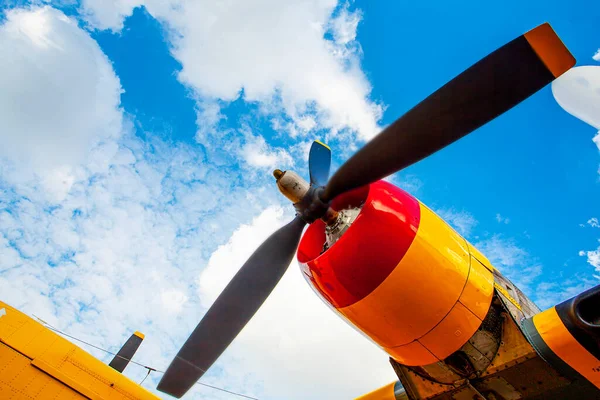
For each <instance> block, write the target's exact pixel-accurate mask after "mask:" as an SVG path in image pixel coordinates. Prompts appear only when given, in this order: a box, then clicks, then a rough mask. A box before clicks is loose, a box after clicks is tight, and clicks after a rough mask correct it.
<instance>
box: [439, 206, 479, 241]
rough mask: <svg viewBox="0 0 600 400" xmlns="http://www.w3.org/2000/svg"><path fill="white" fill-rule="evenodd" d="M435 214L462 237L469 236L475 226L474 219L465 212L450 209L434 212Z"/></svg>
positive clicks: (475, 221)
mask: <svg viewBox="0 0 600 400" xmlns="http://www.w3.org/2000/svg"><path fill="white" fill-rule="evenodd" d="M436 213H437V214H438V215H439V216H440V217H442V218H443V219H444V220H445V221H446V222H448V223H449V224H450V225H451V226H452V227H453V228H454V229H456V230H457V231H458V233H460V234H461V235H463V236H469V235H470V234H471V231H472V230H473V228H474V227H475V226H477V220H476V219H475V217H473V215H471V214H470V213H468V212H466V211H456V210H455V209H453V208H450V209H441V210H436Z"/></svg>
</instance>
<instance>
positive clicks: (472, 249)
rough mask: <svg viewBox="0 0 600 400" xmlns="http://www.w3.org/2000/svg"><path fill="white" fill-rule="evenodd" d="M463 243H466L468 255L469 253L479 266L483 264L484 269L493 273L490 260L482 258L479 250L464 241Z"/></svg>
mask: <svg viewBox="0 0 600 400" xmlns="http://www.w3.org/2000/svg"><path fill="white" fill-rule="evenodd" d="M465 241H466V242H467V247H468V248H469V253H471V256H473V257H475V258H476V259H477V260H478V261H479V262H480V263H481V264H483V266H484V267H486V268H487V269H489V270H490V271H492V272H494V270H495V268H494V266H493V265H492V263H491V262H490V260H488V258H487V257H486V256H484V255H483V253H482V252H480V251H479V249H477V247H475V246H473V245H472V244H471V243H470V242H469V241H467V240H466V239H465Z"/></svg>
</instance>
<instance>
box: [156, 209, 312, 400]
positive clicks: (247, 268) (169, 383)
mask: <svg viewBox="0 0 600 400" xmlns="http://www.w3.org/2000/svg"><path fill="white" fill-rule="evenodd" d="M305 225H306V222H304V221H303V220H302V219H300V218H294V219H293V220H292V222H290V223H288V224H287V225H285V226H283V227H282V228H280V229H279V230H278V231H276V232H275V233H273V234H272V235H271V236H269V237H268V238H267V240H265V241H264V242H263V243H262V244H261V245H260V247H259V248H258V249H257V250H256V251H255V252H254V253H253V254H252V255H251V256H250V258H249V259H248V261H246V263H245V264H244V265H243V266H242V268H241V269H240V270H239V271H238V272H237V274H236V275H235V276H234V277H233V279H232V280H231V282H229V284H228V285H227V287H226V288H225V289H224V290H223V292H222V293H221V294H220V295H219V297H218V298H217V300H216V301H215V302H214V304H213V305H212V306H211V307H210V309H209V310H208V312H207V313H206V314H205V315H204V317H203V318H202V320H201V321H200V323H199V324H198V326H197V327H196V329H194V331H193V332H192V334H191V335H190V337H189V338H188V340H187V341H186V342H185V344H184V345H183V347H182V348H181V350H179V353H177V356H176V357H175V359H174V360H173V361H172V362H171V364H170V365H169V368H167V371H166V372H165V374H164V376H163V377H162V379H161V380H160V382H159V384H158V390H160V391H161V392H165V393H168V394H170V395H172V396H175V397H177V398H180V397H181V396H183V395H184V394H185V393H186V392H187V391H188V390H189V389H190V388H191V387H192V386H193V385H194V384H195V383H196V381H197V380H198V379H200V377H201V376H202V375H203V374H204V373H205V372H206V370H207V369H208V368H209V367H210V366H211V365H212V364H213V363H214V362H215V360H216V359H217V358H219V356H220V355H221V353H223V352H224V351H225V349H226V348H227V346H229V344H230V343H231V342H232V341H233V339H235V337H236V336H237V335H238V333H239V332H240V331H241V330H242V329H243V328H244V326H245V325H246V323H248V321H249V320H250V318H252V316H253V315H254V314H255V313H256V311H258V309H259V308H260V306H261V305H262V304H263V302H264V301H265V300H266V299H267V297H269V294H271V291H272V290H273V288H275V286H276V285H277V282H279V280H280V279H281V277H282V276H283V274H284V273H285V271H286V270H287V268H288V266H289V265H290V263H291V262H292V259H293V258H294V254H296V249H297V247H298V242H299V241H300V236H301V235H302V230H303V229H304V226H305Z"/></svg>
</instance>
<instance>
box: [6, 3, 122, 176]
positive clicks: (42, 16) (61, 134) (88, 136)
mask: <svg viewBox="0 0 600 400" xmlns="http://www.w3.org/2000/svg"><path fill="white" fill-rule="evenodd" d="M5 16H6V20H5V21H4V23H3V24H2V26H0V53H2V57H0V87H2V96H0V139H1V140H2V146H1V147H0V156H3V157H8V158H11V159H12V160H17V161H20V162H22V165H26V166H28V167H35V168H37V169H38V170H41V169H46V168H57V167H61V166H64V165H71V164H76V163H78V162H81V161H82V160H83V159H84V158H85V155H86V152H87V151H88V150H89V148H90V147H91V146H92V145H93V143H94V142H96V141H98V140H103V139H106V138H107V137H111V136H112V137H114V136H118V135H120V132H121V129H122V127H121V125H122V116H121V112H120V111H119V110H118V106H119V96H120V91H121V88H120V84H119V80H118V79H117V78H116V76H115V75H114V73H113V71H112V66H111V64H110V62H109V60H108V59H107V57H106V56H105V55H104V54H103V53H102V51H101V50H100V47H99V46H98V44H97V43H96V42H95V41H94V40H93V39H91V38H90V37H89V35H88V34H87V33H85V32H84V31H82V30H81V29H79V28H78V26H77V22H76V21H74V20H72V19H70V18H67V17H66V16H65V15H64V14H63V13H61V12H60V11H57V10H55V9H52V8H50V7H42V8H35V9H32V10H28V9H13V10H8V11H6V13H5ZM32 115H35V118H32ZM50 133H51V134H50ZM49 175H50V176H48V177H47V179H48V180H49V182H48V183H49V184H50V185H53V184H56V183H58V184H59V185H65V187H68V186H69V181H70V179H71V178H70V177H69V176H68V175H69V173H68V172H67V170H66V169H64V168H63V169H60V170H58V171H56V172H55V173H50V174H49ZM57 180H58V181H57Z"/></svg>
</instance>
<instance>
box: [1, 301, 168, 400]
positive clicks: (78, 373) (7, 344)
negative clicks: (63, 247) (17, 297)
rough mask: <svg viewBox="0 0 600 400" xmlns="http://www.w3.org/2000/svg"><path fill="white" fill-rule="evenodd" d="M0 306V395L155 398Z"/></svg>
mask: <svg viewBox="0 0 600 400" xmlns="http://www.w3.org/2000/svg"><path fill="white" fill-rule="evenodd" d="M0 309H4V310H5V314H4V315H3V316H2V318H0V399H2V400H13V399H36V400H38V399H39V400H50V399H52V400H54V399H61V400H62V399H86V398H87V399H97V400H102V399H106V400H116V399H128V400H131V399H139V400H155V399H158V397H156V396H155V395H153V394H152V393H150V392H148V391H147V390H145V389H143V388H142V387H141V386H139V385H138V384H137V383H135V382H133V381H131V380H130V379H128V378H127V377H125V376H124V375H122V374H120V373H118V372H117V371H115V370H114V369H112V368H111V367H109V366H108V365H106V364H104V363H102V362H101V361H100V360H98V359H96V358H94V357H93V356H92V355H90V354H89V353H87V352H85V351H83V350H82V349H80V348H79V347H77V346H75V345H74V344H72V343H71V342H69V341H68V340H66V339H64V338H63V337H61V336H59V335H57V334H56V333H54V332H52V331H51V330H49V329H48V328H46V327H44V326H43V325H42V324H40V323H39V322H37V321H34V320H33V319H31V318H30V317H28V316H27V315H25V314H23V313H21V312H20V311H18V310H16V309H14V308H12V307H10V306H9V305H7V304H5V303H2V302H0Z"/></svg>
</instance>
